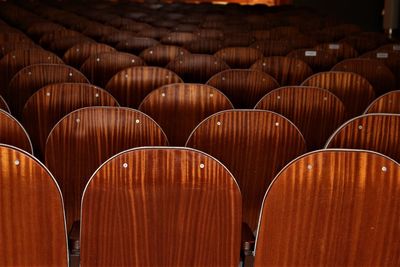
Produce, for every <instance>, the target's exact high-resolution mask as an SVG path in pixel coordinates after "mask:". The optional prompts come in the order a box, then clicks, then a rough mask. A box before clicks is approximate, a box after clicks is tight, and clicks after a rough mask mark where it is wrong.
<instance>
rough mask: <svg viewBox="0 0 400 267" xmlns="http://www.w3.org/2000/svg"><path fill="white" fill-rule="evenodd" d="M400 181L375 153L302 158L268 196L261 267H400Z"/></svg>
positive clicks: (398, 172)
mask: <svg viewBox="0 0 400 267" xmlns="http://www.w3.org/2000/svg"><path fill="white" fill-rule="evenodd" d="M399 177H400V166H399V164H398V163H396V162H395V161H393V160H391V159H389V158H387V157H385V156H383V155H380V154H378V153H375V152H372V151H354V150H321V151H316V152H312V153H310V154H307V155H305V156H302V157H299V158H297V159H296V160H295V161H293V162H292V163H291V164H289V165H287V166H286V167H285V168H284V169H283V170H282V171H281V172H280V173H279V175H278V176H277V177H276V178H275V180H274V182H273V183H272V185H271V187H270V188H269V190H268V192H267V194H266V195H265V199H264V203H263V208H262V214H261V220H260V224H259V228H258V234H257V242H256V250H255V262H254V266H255V267H259V266H398V265H399V264H400V258H399V254H398V253H397V252H398V251H399V249H400V247H399V242H398V240H397V237H398V236H399V235H400V228H399V227H398V221H397V219H398V214H399V213H400V204H399V201H397V200H398V196H399V194H400V183H399V182H400V180H399Z"/></svg>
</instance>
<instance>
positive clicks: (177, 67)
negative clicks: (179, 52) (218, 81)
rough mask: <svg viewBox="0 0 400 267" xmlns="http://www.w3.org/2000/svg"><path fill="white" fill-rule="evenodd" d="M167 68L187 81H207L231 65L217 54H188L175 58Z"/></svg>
mask: <svg viewBox="0 0 400 267" xmlns="http://www.w3.org/2000/svg"><path fill="white" fill-rule="evenodd" d="M166 68H167V69H170V70H172V71H173V72H175V73H176V74H178V75H179V77H181V78H182V79H183V81H184V82H186V83H206V82H207V81H208V79H210V78H211V77H212V76H213V75H214V74H216V73H218V72H221V71H223V70H226V69H229V66H228V65H227V64H226V63H225V62H224V61H223V60H221V59H219V58H217V57H215V56H211V55H204V54H186V55H183V56H178V57H177V58H175V59H173V60H172V61H171V62H169V63H168V65H167V66H166Z"/></svg>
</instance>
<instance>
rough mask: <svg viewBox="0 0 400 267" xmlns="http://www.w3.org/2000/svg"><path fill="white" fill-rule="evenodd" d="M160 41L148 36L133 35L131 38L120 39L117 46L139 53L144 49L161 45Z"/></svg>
mask: <svg viewBox="0 0 400 267" xmlns="http://www.w3.org/2000/svg"><path fill="white" fill-rule="evenodd" d="M159 44H160V43H159V42H158V41H157V40H155V39H153V38H148V37H131V38H129V39H126V40H123V41H120V42H119V43H118V44H117V45H116V46H115V48H116V49H118V50H120V51H126V52H129V53H132V54H135V55H139V54H140V53H141V52H142V51H143V50H145V49H147V48H149V47H153V46H156V45H159Z"/></svg>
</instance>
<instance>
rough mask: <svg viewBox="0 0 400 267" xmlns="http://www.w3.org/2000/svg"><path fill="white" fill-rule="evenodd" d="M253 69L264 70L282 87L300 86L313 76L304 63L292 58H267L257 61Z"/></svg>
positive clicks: (309, 68)
mask: <svg viewBox="0 0 400 267" xmlns="http://www.w3.org/2000/svg"><path fill="white" fill-rule="evenodd" d="M251 69H256V70H262V71H263V72H265V73H268V74H269V75H271V76H272V77H274V78H275V79H276V80H277V82H278V83H279V84H280V85H281V86H286V85H300V83H301V82H302V81H304V80H305V79H306V78H307V77H309V76H311V75H312V74H313V71H312V69H311V67H310V66H308V65H307V63H305V62H304V61H302V60H300V59H297V58H291V57H280V56H275V57H267V58H263V59H259V60H257V61H256V62H255V63H254V64H253V65H252V66H251Z"/></svg>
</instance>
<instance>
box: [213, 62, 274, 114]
mask: <svg viewBox="0 0 400 267" xmlns="http://www.w3.org/2000/svg"><path fill="white" fill-rule="evenodd" d="M206 84H208V85H211V86H213V87H215V88H217V89H219V90H220V91H221V92H223V93H224V94H225V95H226V96H227V97H228V98H229V99H230V100H231V101H232V103H233V106H234V107H235V108H253V107H254V105H255V104H256V103H257V102H258V101H259V100H260V99H261V97H263V96H264V95H265V94H267V93H268V92H270V91H271V90H273V89H275V88H278V87H279V84H278V82H277V81H276V80H275V79H274V78H273V77H272V76H270V75H269V74H267V73H265V72H263V71H260V70H248V69H229V70H224V71H221V72H219V73H217V74H215V75H214V76H212V77H211V78H210V79H209V80H208V81H207V83H206Z"/></svg>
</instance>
